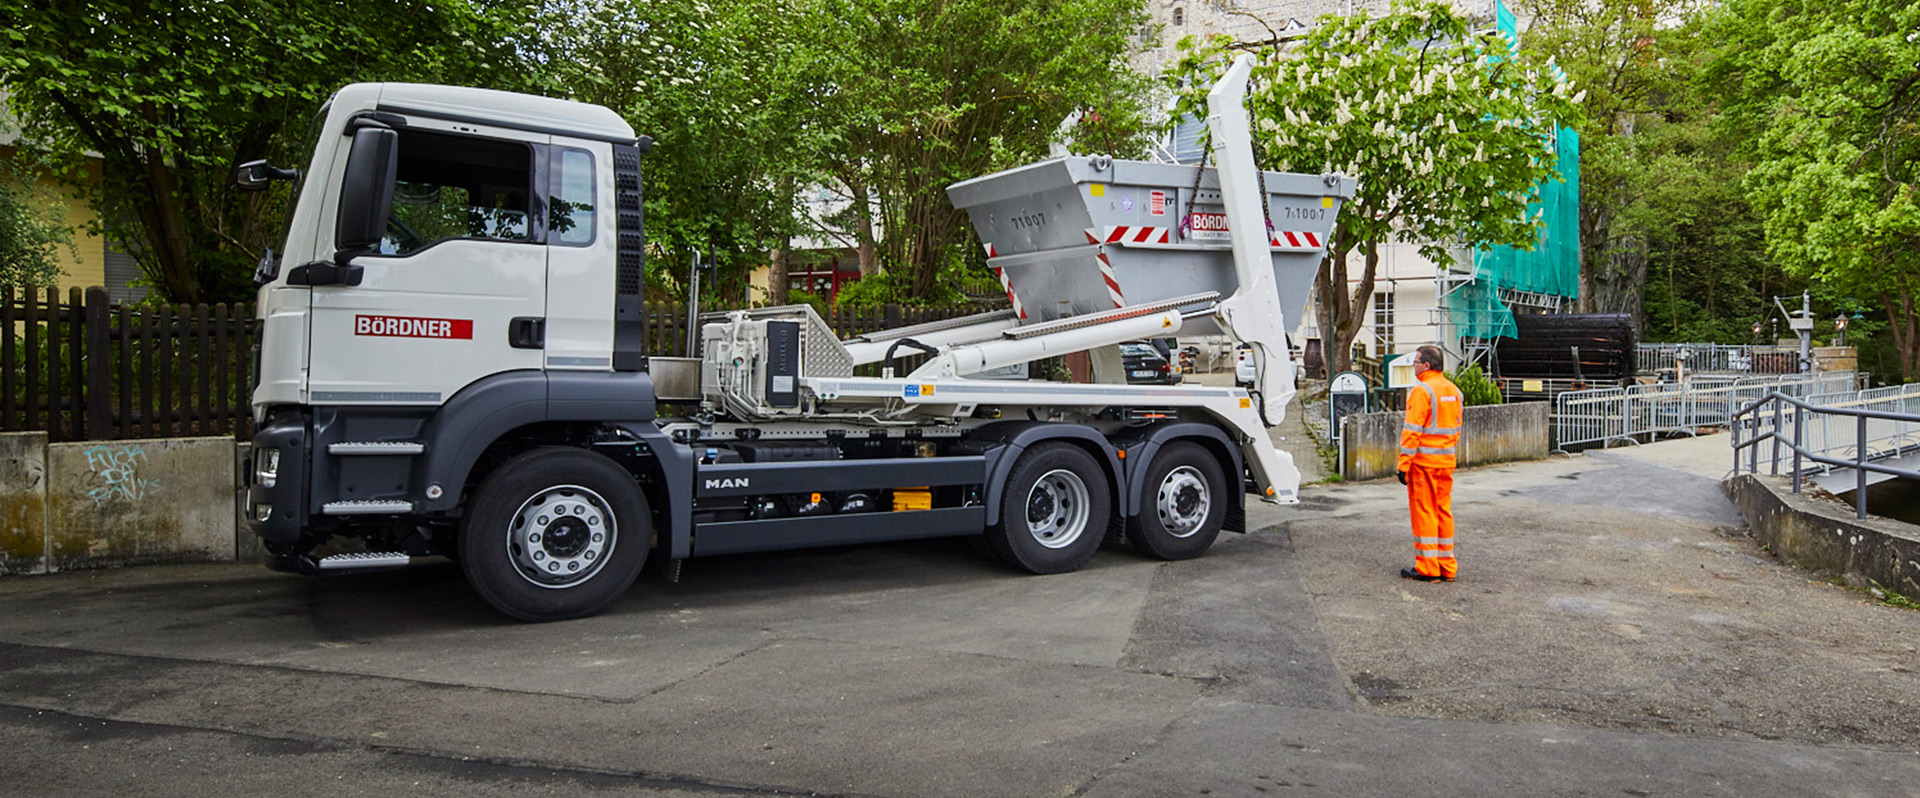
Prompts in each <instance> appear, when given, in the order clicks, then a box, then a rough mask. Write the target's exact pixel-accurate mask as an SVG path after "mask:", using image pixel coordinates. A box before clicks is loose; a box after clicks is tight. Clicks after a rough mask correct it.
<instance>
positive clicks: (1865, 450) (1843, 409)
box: [1729, 385, 1920, 518]
mask: <svg viewBox="0 0 1920 798" xmlns="http://www.w3.org/2000/svg"><path fill="white" fill-rule="evenodd" d="M1816 399H1818V400H1820V401H1824V402H1828V403H1827V404H1820V403H1818V402H1816V401H1814V400H1816ZM1916 410H1920V385H1896V386H1891V387H1887V388H1874V389H1871V390H1865V391H1856V392H1852V393H1849V394H1835V393H1828V394H1825V395H1820V396H1809V397H1806V398H1801V397H1796V396H1790V395H1788V394H1786V393H1783V392H1780V391H1772V392H1769V393H1768V394H1767V395H1766V396H1763V397H1761V398H1760V399H1758V400H1756V401H1753V402H1750V403H1747V404H1743V405H1741V407H1740V408H1739V409H1738V410H1736V411H1734V414H1733V419H1732V423H1731V424H1730V425H1729V426H1730V428H1731V429H1732V431H1733V473H1734V474H1740V473H1742V472H1745V473H1750V474H1758V473H1760V469H1761V463H1762V461H1763V458H1764V461H1765V463H1766V468H1767V471H1768V473H1770V474H1772V475H1774V476H1779V475H1780V472H1781V467H1782V466H1783V465H1784V466H1786V473H1787V476H1788V477H1789V478H1790V480H1791V481H1792V482H1793V492H1794V493H1799V492H1800V483H1801V481H1802V478H1803V477H1805V476H1806V475H1807V474H1808V473H1810V472H1812V471H1814V470H1823V471H1831V470H1832V469H1835V468H1851V469H1853V470H1854V472H1853V477H1854V489H1853V490H1854V496H1853V502H1854V512H1855V514H1856V515H1857V516H1858V517H1860V518H1865V517H1867V490H1866V488H1867V475H1868V474H1869V473H1876V474H1887V475H1889V476H1893V477H1899V478H1902V479H1920V470H1915V469H1912V468H1902V467H1899V466H1895V465H1888V464H1886V463H1883V462H1879V461H1880V460H1883V459H1885V458H1889V457H1898V456H1900V455H1903V454H1907V453H1909V452H1911V451H1916V450H1920V412H1915V411H1916ZM1743 460H1744V462H1743Z"/></svg>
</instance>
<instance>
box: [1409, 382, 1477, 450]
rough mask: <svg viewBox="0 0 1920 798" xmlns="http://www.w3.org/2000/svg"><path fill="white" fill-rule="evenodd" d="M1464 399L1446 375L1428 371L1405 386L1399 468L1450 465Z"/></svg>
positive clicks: (1458, 388)
mask: <svg viewBox="0 0 1920 798" xmlns="http://www.w3.org/2000/svg"><path fill="white" fill-rule="evenodd" d="M1465 406H1466V400H1465V399H1464V398H1463V397H1462V396H1461V395H1460V387H1459V386H1457V385H1454V384H1453V381H1452V380H1449V379H1447V375H1445V374H1441V373H1440V372H1438V371H1433V370H1428V371H1426V372H1424V373H1422V374H1421V375H1420V381H1419V382H1416V383H1414V385H1413V387H1411V388H1408V389H1407V421H1406V425H1405V426H1404V427H1402V428H1401V430H1400V467H1399V470H1401V471H1405V470H1407V467H1408V466H1409V465H1417V466H1420V467H1422V468H1449V469H1450V468H1453V467H1454V464H1455V463H1456V462H1457V461H1456V460H1455V459H1454V448H1455V447H1457V446H1459V445H1460V427H1461V424H1462V417H1463V416H1464V415H1465V413H1466V410H1465Z"/></svg>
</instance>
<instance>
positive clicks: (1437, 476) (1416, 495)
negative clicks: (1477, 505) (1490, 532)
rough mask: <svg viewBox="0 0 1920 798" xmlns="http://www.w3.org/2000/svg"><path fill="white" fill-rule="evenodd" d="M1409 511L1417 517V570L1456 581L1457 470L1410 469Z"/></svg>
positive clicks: (1415, 563)
mask: <svg viewBox="0 0 1920 798" xmlns="http://www.w3.org/2000/svg"><path fill="white" fill-rule="evenodd" d="M1407 510H1408V514H1409V515H1411V516H1413V570H1414V571H1415V572H1417V573H1419V574H1420V575H1421V576H1444V577H1446V578H1448V579H1452V578H1454V576H1455V575H1456V574H1457V573H1458V572H1459V570H1460V569H1459V566H1458V565H1457V564H1456V563H1455V562H1454V559H1453V469H1451V468H1428V467H1426V466H1423V465H1418V464H1416V465H1413V466H1411V467H1409V468H1408V469H1407Z"/></svg>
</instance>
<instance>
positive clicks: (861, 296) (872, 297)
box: [834, 272, 967, 308]
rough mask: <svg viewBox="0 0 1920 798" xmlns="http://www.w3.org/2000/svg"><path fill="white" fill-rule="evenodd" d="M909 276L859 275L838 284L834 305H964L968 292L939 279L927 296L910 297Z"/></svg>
mask: <svg viewBox="0 0 1920 798" xmlns="http://www.w3.org/2000/svg"><path fill="white" fill-rule="evenodd" d="M907 283H908V278H907V277H906V276H905V275H896V273H895V272H881V273H879V274H875V275H871V276H867V277H862V278H860V279H859V280H857V281H855V282H854V283H853V284H852V285H845V286H841V288H840V294H839V295H838V296H837V297H835V298H834V301H835V304H838V305H842V306H846V307H856V308H857V307H870V306H874V305H885V304H889V303H892V304H899V305H907V306H911V307H929V308H942V307H952V306H954V305H961V304H965V303H966V301H967V295H966V294H963V293H960V291H959V289H956V288H954V287H953V284H952V281H949V280H941V281H939V282H937V283H935V284H934V287H933V290H934V293H933V295H932V296H928V297H913V296H910V295H909V294H908V289H909V286H908V284H907Z"/></svg>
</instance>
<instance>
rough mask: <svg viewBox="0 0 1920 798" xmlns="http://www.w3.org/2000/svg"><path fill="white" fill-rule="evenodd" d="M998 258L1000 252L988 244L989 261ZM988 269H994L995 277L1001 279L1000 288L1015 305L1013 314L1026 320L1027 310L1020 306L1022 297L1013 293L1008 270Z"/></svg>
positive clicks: (995, 267) (996, 267) (994, 267)
mask: <svg viewBox="0 0 1920 798" xmlns="http://www.w3.org/2000/svg"><path fill="white" fill-rule="evenodd" d="M997 257H1000V252H999V250H996V249H994V248H993V245H992V244H988V245H987V259H988V260H992V259H994V258H997ZM988 268H990V269H993V276H995V277H998V278H1000V287H1001V288H1003V289H1005V290H1006V292H1007V302H1008V303H1009V304H1012V305H1013V312H1014V313H1017V314H1019V315H1020V318H1023V319H1024V318H1026V317H1027V309H1026V308H1024V307H1022V306H1021V305H1020V296H1019V295H1018V294H1015V293H1014V292H1013V281H1012V280H1009V279H1007V270H1006V269H1002V268H1000V267H998V266H989V267H988Z"/></svg>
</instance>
